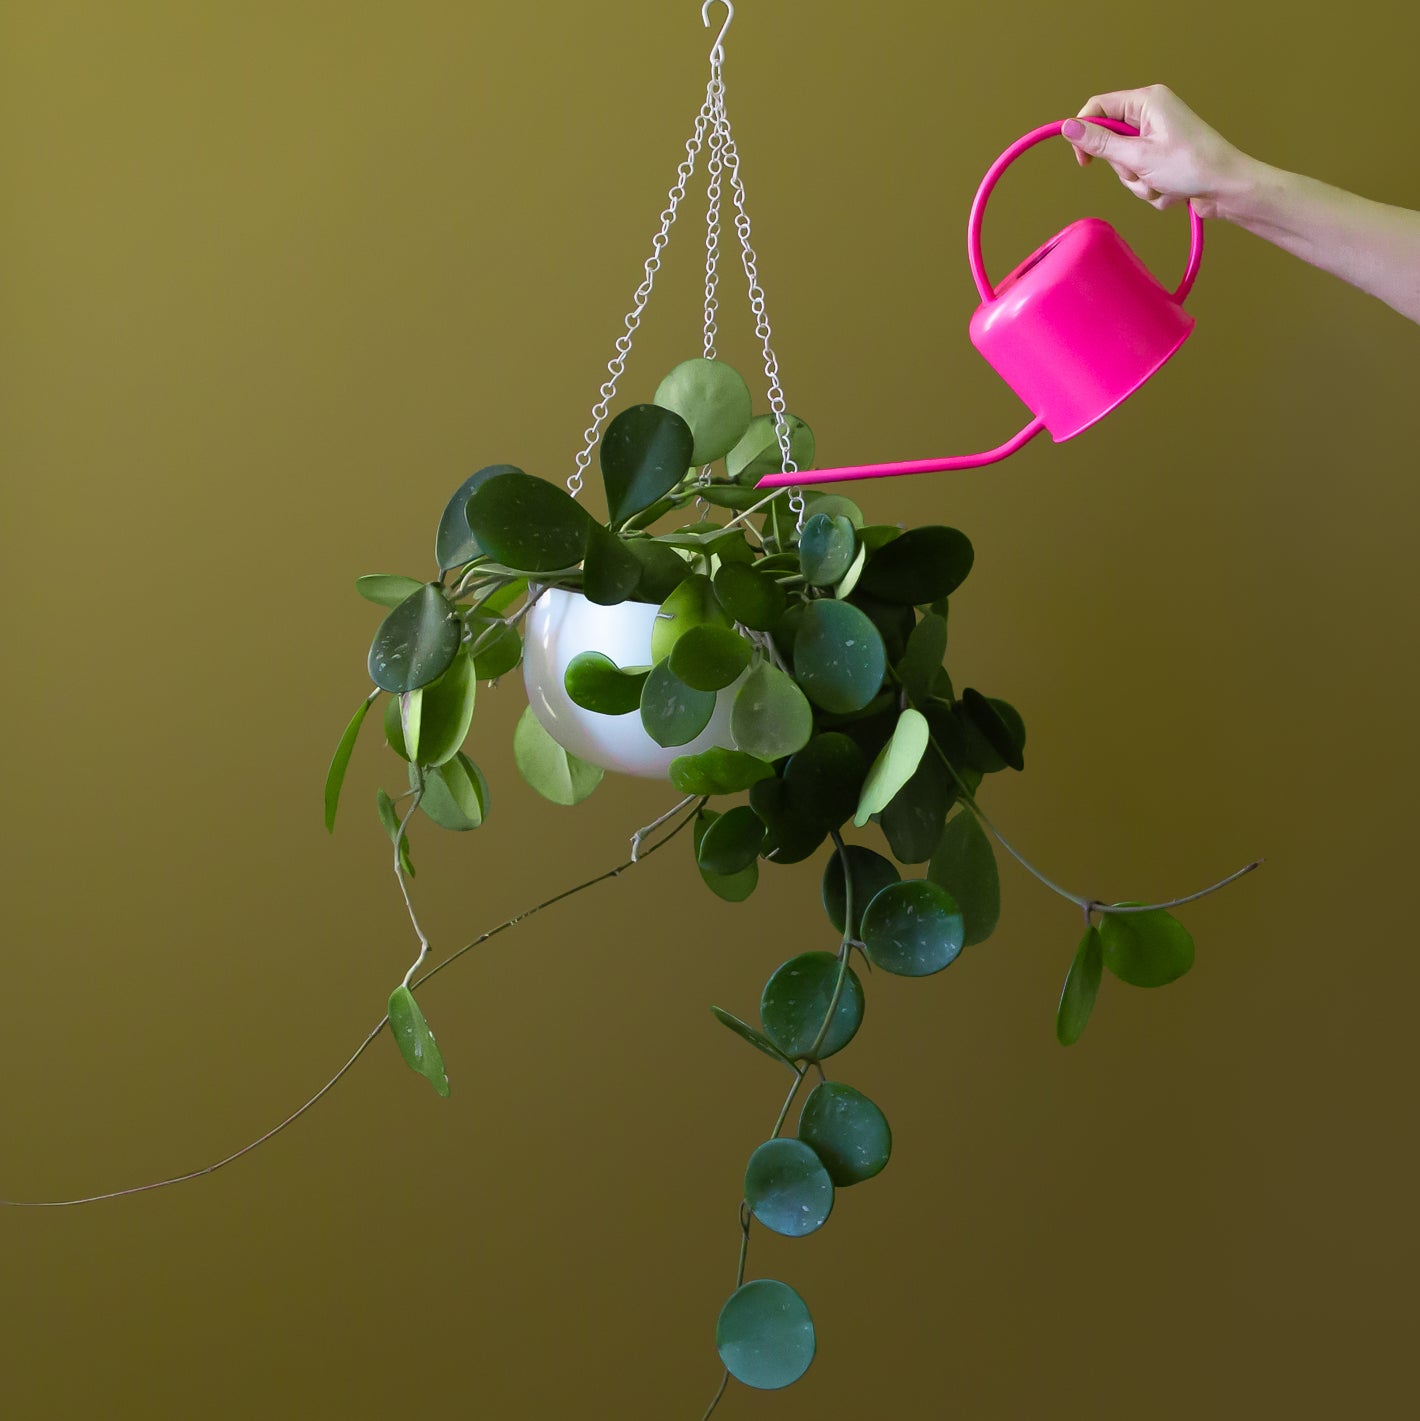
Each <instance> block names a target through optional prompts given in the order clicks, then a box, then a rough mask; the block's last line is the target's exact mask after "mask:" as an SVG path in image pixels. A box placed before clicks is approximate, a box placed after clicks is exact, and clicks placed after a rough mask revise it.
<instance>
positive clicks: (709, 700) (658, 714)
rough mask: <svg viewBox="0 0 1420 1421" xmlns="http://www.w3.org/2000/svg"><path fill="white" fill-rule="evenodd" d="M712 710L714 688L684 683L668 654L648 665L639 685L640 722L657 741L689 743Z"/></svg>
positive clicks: (707, 719) (668, 743)
mask: <svg viewBox="0 0 1420 1421" xmlns="http://www.w3.org/2000/svg"><path fill="white" fill-rule="evenodd" d="M714 713H715V692H714V691H697V690H696V689H695V688H694V687H693V686H687V685H686V684H685V682H684V681H682V680H681V679H680V677H679V676H677V675H676V674H675V672H674V671H672V670H671V664H670V660H669V658H667V659H666V660H665V661H658V662H657V663H656V664H655V665H654V666H653V667H652V668H651V670H650V672H649V673H648V675H647V677H646V682H645V684H644V685H643V686H642V687H641V724H642V725H643V726H645V728H646V734H647V735H649V736H650V737H651V739H652V740H654V741H655V742H656V744H657V745H665V746H671V745H689V744H690V742H691V741H692V740H694V739H695V737H696V736H697V735H699V734H700V732H701V731H702V730H704V729H705V727H706V726H707V725H709V724H710V717H711V716H712V715H713V714H714Z"/></svg>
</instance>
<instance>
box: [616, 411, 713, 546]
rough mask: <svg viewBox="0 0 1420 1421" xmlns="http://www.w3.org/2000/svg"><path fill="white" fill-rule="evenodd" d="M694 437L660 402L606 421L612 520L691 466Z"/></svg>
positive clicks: (664, 489) (642, 505) (646, 502)
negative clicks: (607, 423)
mask: <svg viewBox="0 0 1420 1421" xmlns="http://www.w3.org/2000/svg"><path fill="white" fill-rule="evenodd" d="M694 451H695V439H694V436H693V435H692V434H691V432H690V426H689V425H688V424H687V423H686V422H685V420H683V419H682V418H681V417H680V415H678V414H676V413H675V412H674V411H673V410H668V409H663V408H661V406H660V405H654V404H652V405H631V406H630V407H629V408H627V409H624V410H622V411H621V413H620V414H618V415H617V416H616V418H615V419H613V420H612V422H611V423H610V424H609V425H607V428H606V433H605V434H603V435H602V442H601V470H602V482H603V483H604V484H605V486H606V503H607V509H608V512H609V514H610V520H611V525H612V527H614V528H619V527H620V526H621V525H622V524H623V523H625V522H626V520H627V519H628V518H630V517H631V516H632V515H633V514H636V513H640V512H641V511H642V510H643V509H646V508H649V507H650V506H651V505H652V504H653V503H655V502H656V500H657V499H658V498H660V497H661V495H662V494H665V493H669V492H670V490H671V489H673V488H674V487H675V486H676V485H677V484H678V483H679V482H680V481H681V480H682V479H683V478H684V477H685V476H686V474H687V473H688V472H689V471H690V465H691V463H692V462H693V455H694Z"/></svg>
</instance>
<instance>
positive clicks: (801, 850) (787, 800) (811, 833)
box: [749, 777, 829, 864]
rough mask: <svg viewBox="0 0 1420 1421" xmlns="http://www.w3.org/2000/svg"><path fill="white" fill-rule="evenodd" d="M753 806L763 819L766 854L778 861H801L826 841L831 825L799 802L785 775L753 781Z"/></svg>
mask: <svg viewBox="0 0 1420 1421" xmlns="http://www.w3.org/2000/svg"><path fill="white" fill-rule="evenodd" d="M749 803H750V808H751V809H753V810H754V812H755V813H756V814H757V815H759V817H760V818H761V819H762V820H763V821H764V827H765V830H766V831H767V832H766V835H765V840H764V849H763V856H764V858H765V859H767V860H769V861H771V862H773V863H777V864H786V863H799V862H800V861H801V860H803V859H806V858H808V856H809V855H810V854H811V853H813V852H814V850H815V849H817V848H818V846H819V845H820V844H821V843H823V841H824V838H825V836H826V835H827V833H828V827H829V826H828V825H827V824H825V823H824V822H823V820H822V819H820V818H819V817H818V816H817V815H815V814H811V813H809V812H808V810H807V809H806V808H805V807H804V806H803V805H802V804H801V803H800V802H799V800H798V798H797V797H796V795H795V794H794V791H793V790H792V789H791V788H790V787H789V785H788V784H786V783H785V782H784V781H783V780H782V779H774V778H772V777H771V778H768V779H764V780H761V781H760V782H759V783H758V784H755V785H751V786H750V791H749Z"/></svg>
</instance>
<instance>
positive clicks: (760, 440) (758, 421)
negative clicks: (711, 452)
mask: <svg viewBox="0 0 1420 1421" xmlns="http://www.w3.org/2000/svg"><path fill="white" fill-rule="evenodd" d="M785 419H786V420H787V421H788V425H789V456H790V458H792V459H793V461H794V467H795V468H797V469H811V468H813V466H814V452H815V450H814V432H813V430H812V429H810V428H809V427H808V425H806V424H805V423H804V422H803V420H801V419H800V418H799V417H798V415H793V414H791V415H786V416H785ZM783 471H784V458H783V455H782V454H781V453H780V449H779V437H778V435H777V434H776V433H775V429H774V416H773V415H772V414H757V415H755V417H754V418H753V419H752V420H750V422H749V428H748V429H746V430H745V432H744V437H743V438H742V439H741V440H740V442H739V443H738V444H736V445H735V447H734V448H733V449H731V450H730V452H729V453H728V454H726V455H725V472H726V473H727V474H729V476H730V477H731V478H732V479H735V480H736V481H737V482H739V483H742V484H752V483H754V481H755V480H756V479H762V478H763V477H764V476H765V474H779V473H782V472H783Z"/></svg>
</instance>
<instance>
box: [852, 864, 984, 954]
mask: <svg viewBox="0 0 1420 1421" xmlns="http://www.w3.org/2000/svg"><path fill="white" fill-rule="evenodd" d="M863 943H864V945H865V947H866V948H867V951H868V958H869V960H870V961H871V962H872V963H873V965H874V966H875V967H881V968H883V969H885V970H886V971H888V972H895V973H896V974H897V975H898V976H899V977H927V976H930V975H931V974H932V973H933V972H940V971H941V970H942V969H943V968H944V967H949V966H950V965H951V964H952V963H953V962H955V961H956V957H957V954H958V953H959V952H960V951H961V947H962V920H961V913H960V912H959V911H958V910H957V905H956V899H954V898H953V897H952V895H951V894H950V893H948V892H947V890H946V889H945V888H942V887H941V886H940V885H938V884H936V883H933V882H931V881H930V880H928V879H925V878H914V879H910V880H908V881H907V882H906V883H893V884H890V885H889V886H888V887H886V888H884V889H883V890H882V892H880V893H879V894H877V896H876V897H874V899H873V901H872V902H871V903H869V904H868V906H867V908H866V909H864V911H863Z"/></svg>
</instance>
